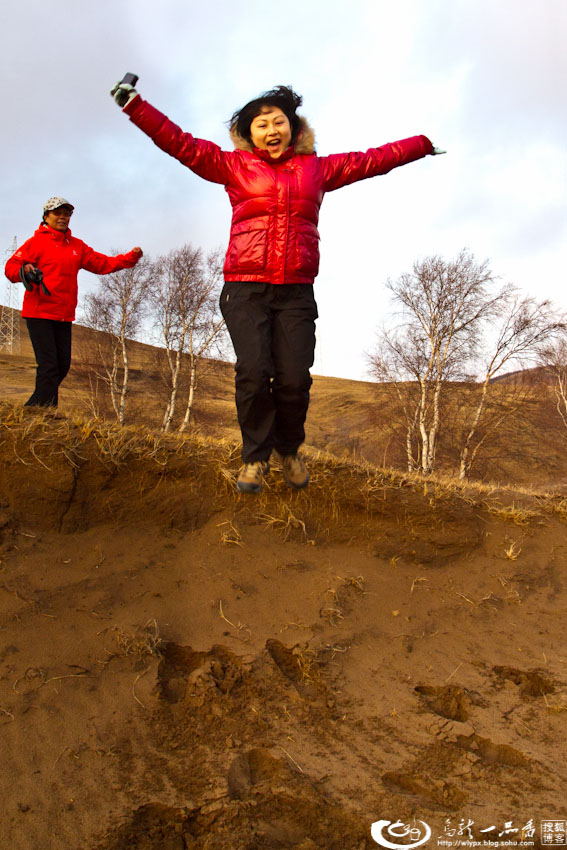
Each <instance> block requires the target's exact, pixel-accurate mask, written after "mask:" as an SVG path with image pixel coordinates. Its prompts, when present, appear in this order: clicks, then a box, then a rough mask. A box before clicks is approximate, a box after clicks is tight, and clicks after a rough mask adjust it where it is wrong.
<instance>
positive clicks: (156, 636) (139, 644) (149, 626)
mask: <svg viewBox="0 0 567 850" xmlns="http://www.w3.org/2000/svg"><path fill="white" fill-rule="evenodd" d="M108 631H109V634H110V636H111V637H112V639H113V641H114V643H115V644H116V647H117V651H112V650H107V651H108V652H109V655H110V656H113V657H118V656H119V657H129V656H134V657H135V658H136V659H138V660H141V659H143V658H147V657H148V656H151V655H155V656H158V657H161V655H162V652H161V646H162V644H163V641H162V638H161V637H160V633H159V627H158V624H157V622H156V620H155V619H152V620H148V622H147V623H145V624H144V625H143V626H141V627H139V628H137V629H136V630H135V631H133V632H130V631H127V630H126V629H123V628H122V627H121V626H113V627H112V628H111V629H109V630H108Z"/></svg>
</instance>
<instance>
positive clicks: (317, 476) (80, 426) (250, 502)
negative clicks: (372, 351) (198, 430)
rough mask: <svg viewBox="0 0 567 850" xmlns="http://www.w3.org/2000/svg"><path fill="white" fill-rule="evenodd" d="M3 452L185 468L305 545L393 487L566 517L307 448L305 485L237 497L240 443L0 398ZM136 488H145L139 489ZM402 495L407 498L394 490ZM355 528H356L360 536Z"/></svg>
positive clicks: (379, 504) (565, 511) (425, 496)
mask: <svg viewBox="0 0 567 850" xmlns="http://www.w3.org/2000/svg"><path fill="white" fill-rule="evenodd" d="M0 451H1V452H2V453H4V458H5V459H6V458H11V459H12V461H13V460H15V461H16V463H18V464H22V465H23V466H25V467H30V468H36V469H37V468H41V469H44V470H46V471H49V470H50V469H51V467H52V465H53V463H54V462H58V463H61V462H63V463H64V464H67V465H68V466H69V467H70V468H71V469H73V470H75V471H76V470H77V469H79V468H80V467H81V465H84V463H85V461H86V459H88V463H89V465H91V466H92V463H93V461H97V460H98V462H100V464H101V465H102V466H103V467H105V468H106V469H108V470H111V471H112V470H116V471H118V470H121V469H123V468H124V467H127V468H128V469H129V470H130V471H131V472H133V473H134V474H136V471H137V470H140V474H141V471H142V470H143V469H144V468H145V469H152V470H153V471H154V472H153V473H152V474H153V475H154V476H156V475H157V477H158V478H159V477H160V476H162V477H167V476H169V475H173V477H174V478H175V476H176V475H178V476H179V477H180V480H183V477H184V476H186V475H188V474H189V473H188V471H187V470H188V467H187V464H189V465H190V475H191V482H192V486H193V487H195V488H197V489H198V491H199V492H200V493H202V496H203V499H205V500H206V499H208V500H210V499H214V500H216V502H217V503H219V504H220V503H224V504H227V505H228V504H232V505H234V504H235V500H238V501H237V504H239V505H242V506H244V507H245V510H247V511H249V512H250V513H251V515H252V516H253V517H254V519H255V520H257V521H259V522H263V523H265V524H266V525H267V526H269V527H270V528H273V529H274V530H275V531H276V532H278V533H279V534H281V536H282V537H283V539H284V540H285V539H290V538H292V537H293V539H297V540H302V541H304V542H305V543H308V544H314V543H315V542H316V541H319V540H323V539H324V538H325V536H326V535H328V534H330V531H331V530H332V531H333V532H334V531H335V530H336V529H337V528H338V527H340V526H342V527H343V529H344V531H345V533H347V532H348V528H349V517H356V519H357V522H358V524H359V527H361V525H360V524H361V523H363V521H364V517H365V516H367V517H369V516H374V515H377V516H379V515H381V514H383V513H384V512H385V511H386V510H387V509H388V506H389V503H390V502H391V501H392V500H393V499H394V500H395V499H396V498H397V497H396V494H400V491H407V492H408V493H411V494H412V498H413V499H414V501H415V500H416V499H417V500H418V501H419V504H420V506H421V507H420V510H422V511H424V512H427V511H436V510H437V509H438V508H442V507H444V506H445V505H446V504H449V503H452V504H453V506H454V507H456V508H458V505H459V504H463V505H466V506H467V508H470V506H474V508H475V509H476V510H478V511H479V512H487V513H488V515H489V516H492V517H494V518H496V519H500V520H504V521H506V522H511V523H513V524H514V525H517V526H520V527H525V526H529V525H532V524H534V523H540V522H542V521H543V520H544V518H545V517H546V516H556V517H557V518H559V519H561V520H564V521H565V520H567V498H565V497H564V495H562V494H559V493H555V494H554V493H550V492H548V491H540V490H527V489H526V488H517V487H514V488H505V487H502V486H501V485H495V484H482V483H479V482H467V483H463V482H461V481H456V480H455V479H452V478H450V477H447V476H428V478H427V479H426V480H424V479H423V477H421V476H419V475H417V474H408V473H401V472H399V471H396V470H393V469H381V468H379V467H376V466H374V465H372V464H370V463H368V462H366V461H356V462H354V461H347V460H344V459H342V458H337V457H336V456H334V455H332V454H329V453H327V452H322V451H318V452H310V451H308V450H307V451H306V452H305V456H306V460H307V462H308V464H309V470H310V475H311V480H310V485H309V487H308V488H307V489H306V490H303V491H298V492H293V491H290V490H289V489H288V488H287V487H286V486H285V485H284V484H283V482H282V480H281V476H280V475H278V474H277V472H273V473H272V475H271V476H270V478H269V479H268V481H267V485H266V487H265V488H264V491H263V492H262V493H261V494H260V495H259V496H256V497H254V496H252V497H251V496H249V495H245V496H239V495H238V494H237V492H236V475H237V472H238V468H239V466H240V463H241V461H240V450H239V446H238V445H237V444H236V443H235V442H232V441H229V440H226V439H215V438H212V437H205V436H201V435H199V434H192V433H190V434H178V433H174V434H164V433H162V432H160V431H154V430H151V429H148V428H143V427H132V426H126V427H121V426H119V425H117V424H112V423H107V422H101V421H99V420H96V419H90V418H88V417H85V418H82V417H80V416H77V415H73V416H68V417H65V416H61V415H59V414H55V415H54V414H53V413H52V412H50V411H41V410H40V411H34V412H33V413H32V412H30V411H29V409H23V408H22V407H20V406H16V405H11V404H8V403H7V402H0ZM140 486H142V485H140ZM401 497H402V500H405V498H406V497H405V496H403V494H401ZM235 528H236V527H233V528H232V529H230V528H228V526H227V527H226V528H225V529H224V531H223V538H222V540H223V542H224V543H225V544H227V545H239V543H240V540H239V537H238V533H239V532H238V533H237V530H235ZM361 533H362V532H361Z"/></svg>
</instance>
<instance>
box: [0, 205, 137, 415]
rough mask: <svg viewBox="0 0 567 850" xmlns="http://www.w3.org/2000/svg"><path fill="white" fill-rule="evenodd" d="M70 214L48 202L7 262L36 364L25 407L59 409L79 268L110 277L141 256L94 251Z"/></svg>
mask: <svg viewBox="0 0 567 850" xmlns="http://www.w3.org/2000/svg"><path fill="white" fill-rule="evenodd" d="M73 210H74V207H73V204H70V203H69V201H66V200H65V198H60V197H54V198H49V200H48V201H46V202H45V204H44V205H43V220H42V222H41V224H40V225H39V227H38V229H37V230H36V231H35V233H34V235H33V236H32V237H31V238H30V239H28V240H27V241H26V242H24V244H23V245H22V246H21V248H18V250H17V251H16V252H15V253H14V254H13V255H12V256H11V257H10V259H9V260H8V262H7V263H6V277H7V278H8V279H9V280H11V281H12V282H13V283H17V282H18V281H20V280H21V281H22V282H23V284H24V286H25V287H26V292H25V295H24V303H23V306H22V317H23V318H25V320H26V324H27V326H28V332H29V335H30V339H31V343H32V346H33V350H34V354H35V359H36V362H37V371H36V379H35V390H34V392H33V394H32V395H31V396H30V398H29V399H28V400H27V401H26V407H28V406H32V405H38V406H40V407H57V402H58V390H59V386H60V384H61V382H62V381H63V379H64V378H65V376H66V374H67V372H68V371H69V367H70V366H71V324H72V322H73V321H74V319H75V308H76V306H77V291H78V286H77V274H78V272H79V269H86V270H87V271H89V272H94V274H109V273H110V272H115V271H119V270H120V269H129V268H132V266H135V265H136V263H137V262H138V260H139V259H140V257H141V256H142V249H141V248H133V249H132V250H131V251H129V252H128V253H127V254H119V255H118V256H116V257H107V256H106V254H99V253H97V252H96V251H93V249H92V248H89V246H88V245H86V244H85V243H84V242H82V241H81V240H80V239H77V238H76V237H75V236H73V235H72V234H71V231H70V230H69V220H70V218H71V216H72V215H73Z"/></svg>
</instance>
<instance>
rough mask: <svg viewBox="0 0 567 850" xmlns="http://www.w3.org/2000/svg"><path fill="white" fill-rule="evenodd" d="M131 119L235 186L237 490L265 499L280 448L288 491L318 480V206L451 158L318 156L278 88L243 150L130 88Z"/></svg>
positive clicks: (247, 130) (230, 321)
mask: <svg viewBox="0 0 567 850" xmlns="http://www.w3.org/2000/svg"><path fill="white" fill-rule="evenodd" d="M111 94H112V95H113V96H114V98H115V100H116V102H117V103H118V105H119V106H121V107H123V109H124V112H125V113H126V114H127V115H128V116H129V117H130V120H131V121H132V122H133V123H134V124H135V125H136V126H137V127H139V128H140V129H141V130H143V131H144V133H146V134H147V135H148V136H149V137H150V138H151V139H152V140H153V141H154V142H155V144H156V145H157V146H158V147H159V148H161V149H162V150H164V151H165V152H166V153H168V154H170V156H173V157H174V158H175V159H178V160H179V161H180V162H181V163H182V164H183V165H186V166H187V167H188V168H190V169H191V170H192V171H194V172H195V173H196V174H198V175H199V176H200V177H203V178H205V180H211V181H212V182H214V183H220V184H222V185H224V187H225V190H226V192H227V193H228V196H229V198H230V202H231V204H232V225H231V230H230V241H229V245H228V250H227V253H226V259H225V264H224V279H225V285H224V288H223V290H222V293H221V301H220V306H221V311H222V314H223V316H224V318H225V320H226V324H227V327H228V331H229V333H230V336H231V339H232V342H233V345H234V350H235V353H236V367H235V368H236V406H237V412H238V422H239V425H240V430H241V432H242V459H243V461H244V466H243V467H242V469H241V470H240V473H239V475H238V480H237V488H238V490H239V491H240V492H242V493H257V492H259V491H260V490H261V489H262V483H263V478H264V475H265V474H266V472H267V471H268V469H269V459H270V455H271V453H272V450H273V449H275V450H276V451H277V452H278V454H279V455H280V457H281V459H282V466H283V475H284V479H285V481H286V483H287V484H288V485H289V486H290V487H293V488H296V489H300V488H302V487H306V486H307V484H308V483H309V475H308V472H307V469H306V468H305V464H304V463H303V460H302V459H301V457H300V456H299V455H298V449H299V446H300V445H301V444H302V443H303V441H304V439H305V430H304V424H305V418H306V416H307V408H308V406H309V389H310V386H311V376H310V372H309V370H310V368H311V366H312V365H313V359H314V351H315V319H316V318H317V307H316V304H315V299H314V297H313V282H314V280H315V277H316V275H317V272H318V270H319V232H318V230H317V223H318V219H319V208H320V206H321V203H322V201H323V196H324V195H325V192H331V191H333V190H334V189H340V188H341V187H342V186H346V185H348V184H349V183H354V182H355V181H357V180H363V179H365V178H367V177H374V176H375V175H377V174H386V173H387V172H388V171H390V170H391V169H392V168H396V167H397V166H400V165H405V164H406V163H408V162H413V161H414V160H417V159H421V158H422V157H424V156H426V155H427V154H436V153H444V151H441V150H440V149H439V148H434V147H433V145H432V144H431V142H430V141H429V139H428V138H426V136H414V137H412V138H410V139H404V140H403V141H400V142H394V143H393V144H388V145H383V146H382V147H379V148H370V150H368V151H366V152H365V153H341V154H332V155H331V156H317V154H316V153H315V150H314V135H313V131H312V130H311V128H310V127H309V125H308V124H307V122H306V121H305V119H303V118H301V117H300V116H298V115H297V109H298V107H299V106H300V105H301V102H302V99H301V97H300V96H299V95H297V94H296V93H295V92H294V91H293V89H291V88H288V87H286V86H278V87H276V88H275V89H272V90H271V91H268V92H265V93H264V94H262V95H261V96H260V97H258V98H256V99H255V100H252V101H250V103H247V104H246V106H244V107H243V108H242V109H239V110H238V111H237V112H235V113H234V115H233V116H232V119H231V122H230V132H231V136H232V140H233V143H234V146H235V150H234V151H231V152H228V151H223V150H221V148H219V147H218V146H217V145H215V144H213V143H212V142H207V141H204V140H202V139H196V138H194V137H193V136H192V135H190V134H189V133H184V132H183V131H182V130H181V129H180V128H179V127H178V126H177V125H176V124H174V123H173V122H171V121H170V120H169V119H168V118H167V117H166V116H165V115H163V114H162V113H161V112H158V111H157V109H154V107H153V106H151V105H150V104H149V103H147V102H146V101H144V100H142V98H141V97H140V96H139V94H138V93H137V92H136V90H135V89H134V88H133V87H132V86H131V85H128V84H126V83H117V84H116V85H115V86H114V88H113V89H112V91H111Z"/></svg>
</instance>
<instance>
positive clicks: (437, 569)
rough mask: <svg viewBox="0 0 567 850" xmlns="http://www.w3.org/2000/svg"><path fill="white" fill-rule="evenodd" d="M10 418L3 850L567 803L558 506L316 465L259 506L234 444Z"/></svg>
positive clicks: (2, 587)
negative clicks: (303, 479)
mask: <svg viewBox="0 0 567 850" xmlns="http://www.w3.org/2000/svg"><path fill="white" fill-rule="evenodd" d="M0 428H1V430H0V527H1V531H0V535H1V537H0V557H1V563H0V606H1V607H0V611H1V621H0V628H1V630H2V644H1V646H2V649H1V651H0V726H1V728H0V740H1V742H2V755H3V758H2V768H1V777H0V782H1V795H2V801H3V806H2V808H1V810H0V836H2V837H1V838H0V847H1V848H2V850H8V848H9V850H36V848H38V847H46V848H47V847H49V848H50V850H63V848H64V850H75V848H76V850H84V848H89V850H91V848H92V850H95V848H96V850H126V848H128V850H142V848H143V850H158V848H159V850H185V848H191V850H197V848H198V850H217V848H219V850H220V848H223V850H226V848H230V850H244V848H246V850H270V848H290V850H291V849H292V848H293V849H294V850H363V848H364V849H365V850H370V848H371V847H375V846H377V845H376V844H375V842H374V841H373V840H372V839H371V837H370V824H371V823H372V822H373V821H376V820H379V819H385V820H390V821H396V820H400V821H402V822H403V823H408V824H409V823H411V822H413V821H415V820H416V819H417V820H423V821H425V822H426V823H427V824H428V825H429V826H430V827H431V829H432V830H433V836H434V838H433V839H432V841H431V843H430V845H427V846H436V845H437V837H438V836H440V837H443V836H445V837H446V836H447V835H448V834H449V830H450V829H451V828H453V829H454V828H456V827H457V826H458V825H459V824H461V826H462V825H463V824H467V823H468V824H470V825H469V826H468V830H469V832H470V833H471V835H473V836H475V837H477V838H484V839H486V838H487V836H488V837H489V838H491V839H494V840H497V839H498V834H499V833H505V832H506V829H508V830H510V829H520V830H521V828H522V827H524V826H525V825H526V824H528V823H529V822H530V820H533V822H534V825H535V830H536V831H535V838H534V841H536V844H537V843H538V841H537V839H538V835H539V834H540V826H541V821H542V820H543V819H546V818H553V819H556V820H557V819H563V820H567V805H566V802H565V801H566V795H565V787H566V780H567V768H566V763H567V760H566V756H567V746H566V743H565V742H566V740H567V696H566V695H567V690H566V687H567V673H566V667H565V661H566V654H565V653H566V651H565V643H564V634H565V610H566V607H567V592H566V588H565V562H566V554H567V526H566V524H565V519H566V515H567V510H566V508H567V505H566V502H565V500H564V499H563V498H562V497H559V496H558V497H545V498H544V497H539V498H538V497H535V496H532V497H526V496H522V497H520V496H519V495H518V494H514V493H513V492H511V491H500V492H492V493H490V492H488V491H482V490H480V489H477V490H472V489H471V490H469V491H460V492H456V491H455V490H454V489H453V490H449V489H447V488H446V487H444V486H442V485H441V484H436V483H435V482H428V484H427V485H426V486H424V484H423V483H418V482H412V481H410V480H406V479H404V478H403V477H401V476H395V475H391V474H386V473H383V472H381V471H380V470H377V469H375V468H372V467H369V466H364V465H356V464H349V463H343V462H340V461H337V460H336V459H333V458H332V457H331V456H327V455H317V454H313V455H312V456H311V457H310V459H309V463H310V468H311V472H312V483H311V485H310V487H309V489H308V490H307V491H306V492H302V493H291V492H290V491H288V490H287V488H286V487H285V486H284V485H283V483H282V481H281V474H280V472H279V470H278V469H277V468H275V469H274V471H273V472H272V475H271V479H270V485H269V487H268V488H267V489H266V491H265V493H264V494H262V496H261V497H259V498H250V497H247V498H245V497H241V496H238V495H237V494H236V493H235V491H234V483H233V477H232V474H231V473H232V472H234V471H236V469H237V467H238V459H237V451H236V449H235V446H234V445H232V444H230V443H228V442H226V441H216V442H215V441H213V440H210V439H209V440H205V439H191V440H185V441H182V440H179V439H174V438H169V439H164V438H163V437H158V436H156V435H155V434H152V433H151V432H147V431H142V430H141V429H140V430H128V429H122V430H121V429H117V428H113V427H105V426H104V427H103V426H101V425H95V424H93V423H92V422H87V421H86V420H84V419H81V418H79V417H69V416H62V417H61V418H51V417H49V416H47V415H45V414H39V415H30V414H27V412H26V413H24V412H23V411H22V410H21V408H19V407H14V406H12V405H10V404H7V403H4V404H0ZM506 824H508V827H506ZM491 827H493V830H492V831H490V828H491ZM483 830H484V832H482V831H483ZM487 830H488V831H487ZM504 837H505V836H504ZM504 837H502V838H501V840H502V841H503V840H504Z"/></svg>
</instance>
